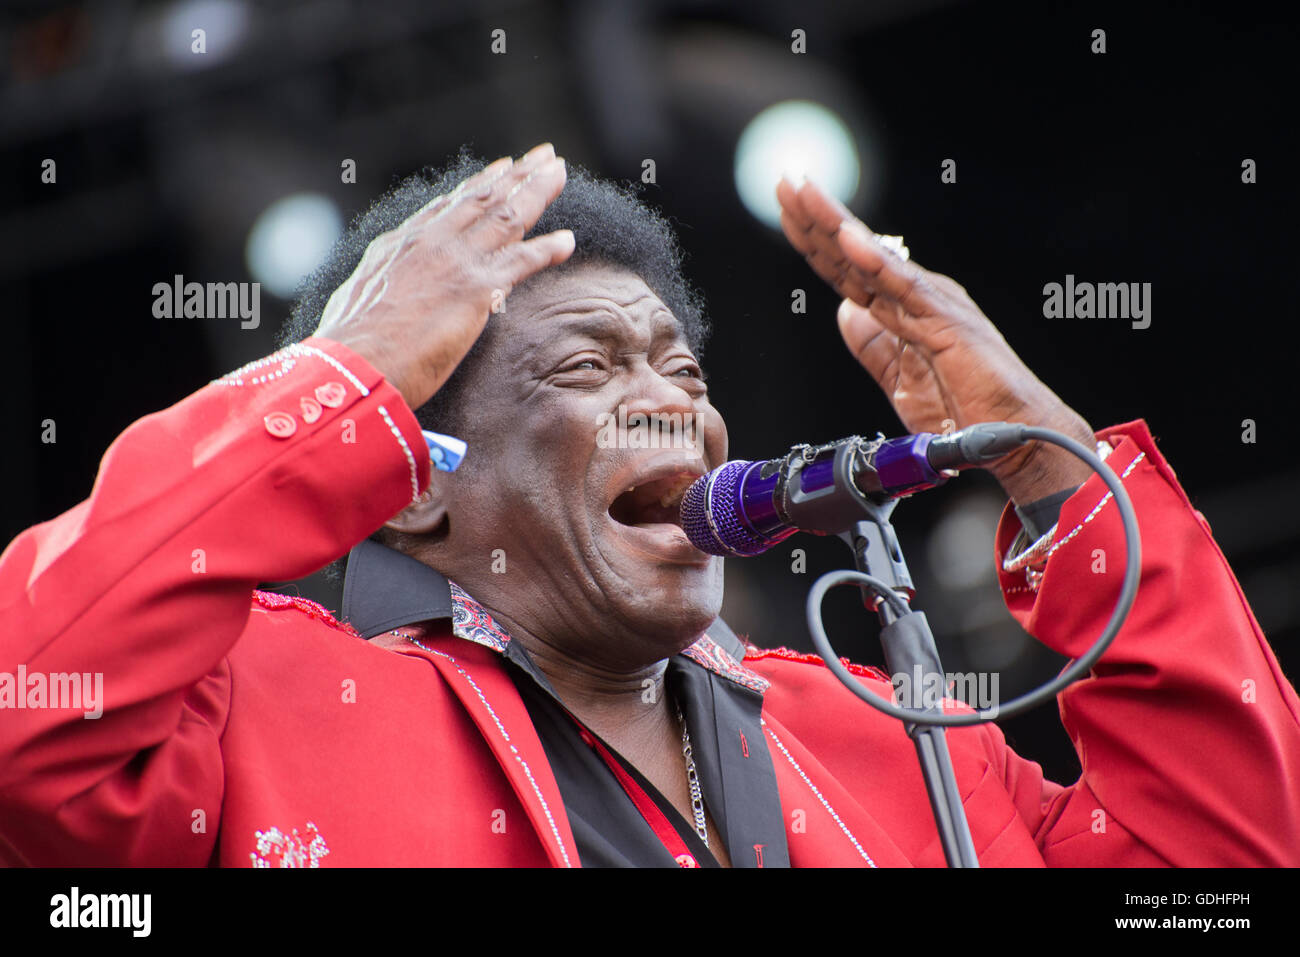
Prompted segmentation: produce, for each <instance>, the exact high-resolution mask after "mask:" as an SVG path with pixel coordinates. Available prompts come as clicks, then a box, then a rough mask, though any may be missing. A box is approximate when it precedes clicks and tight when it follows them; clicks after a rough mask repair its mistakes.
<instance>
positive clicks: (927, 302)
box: [777, 179, 1093, 505]
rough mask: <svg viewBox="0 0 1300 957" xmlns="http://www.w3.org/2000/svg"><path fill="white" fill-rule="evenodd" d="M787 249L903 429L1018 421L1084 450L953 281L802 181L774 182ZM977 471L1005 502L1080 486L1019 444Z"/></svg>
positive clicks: (1083, 436)
mask: <svg viewBox="0 0 1300 957" xmlns="http://www.w3.org/2000/svg"><path fill="white" fill-rule="evenodd" d="M777 197H778V198H779V200H780V202H781V208H782V212H781V227H782V229H783V230H784V231H785V234H786V238H788V239H789V240H790V243H791V244H792V245H793V246H794V247H795V249H797V250H799V252H801V253H803V255H804V258H805V259H807V260H808V262H809V264H810V265H811V266H812V267H813V269H814V270H816V271H817V273H818V275H820V276H821V277H822V278H823V279H825V280H826V281H827V282H829V283H830V284H831V286H833V287H834V288H835V290H836V291H837V292H838V293H839V294H840V295H841V296H843V297H844V301H843V302H842V303H841V304H840V310H839V326H840V333H841V334H842V335H843V337H844V342H845V344H846V345H847V346H848V347H849V351H850V352H851V353H853V355H854V357H855V358H856V359H857V360H858V361H859V362H860V363H862V365H863V366H864V367H865V368H866V370H867V371H868V372H869V373H871V376H872V378H873V379H875V380H876V383H877V384H878V385H879V386H880V387H881V389H883V390H884V392H885V395H886V396H887V397H888V398H889V401H890V402H891V403H892V404H893V406H894V411H896V412H897V413H898V417H899V418H900V419H901V420H902V422H903V425H904V426H905V427H906V428H907V429H908V431H910V432H944V431H952V430H953V429H960V428H964V427H966V426H968V425H973V424H975V423H977V422H1022V423H1024V424H1026V425H1035V426H1043V427H1046V428H1050V429H1055V430H1056V431H1058V432H1063V433H1065V434H1066V435H1068V436H1070V437H1071V438H1074V439H1077V440H1078V441H1079V442H1082V443H1083V444H1084V445H1085V446H1086V447H1088V448H1092V446H1093V430H1092V428H1091V427H1090V426H1089V425H1088V423H1087V422H1086V421H1084V419H1083V417H1082V416H1080V415H1079V414H1078V413H1077V412H1075V411H1074V410H1073V409H1071V408H1070V407H1069V406H1067V405H1066V404H1065V403H1064V402H1062V401H1061V399H1060V398H1059V397H1057V395H1056V394H1055V393H1054V392H1052V390H1051V389H1049V388H1048V387H1047V386H1046V385H1044V384H1043V383H1042V382H1041V381H1040V380H1039V379H1038V378H1037V377H1036V376H1035V375H1034V374H1033V373H1032V372H1030V371H1029V369H1028V367H1027V366H1025V364H1024V363H1023V362H1021V361H1020V357H1019V356H1017V355H1016V354H1015V352H1014V351H1012V349H1011V346H1009V345H1008V344H1007V341H1006V340H1005V339H1004V338H1003V337H1002V334H1001V333H999V332H998V330H997V328H996V327H995V326H994V325H993V323H992V322H990V321H989V319H988V317H986V316H985V315H984V313H982V312H981V311H980V309H979V307H978V306H976V305H975V303H974V302H973V301H972V300H971V298H970V296H969V295H967V293H966V290H965V289H963V288H962V287H961V286H960V285H958V284H957V283H956V282H954V281H953V280H952V279H949V278H948V277H947V276H943V275H940V274H939V273H933V272H930V271H929V270H927V269H923V268H922V267H921V266H919V265H917V264H916V263H915V262H910V261H908V260H905V259H903V258H902V257H901V256H899V255H898V254H896V253H895V252H893V251H892V250H890V249H888V248H887V247H886V246H883V245H881V244H880V243H878V242H877V241H876V240H875V238H874V234H873V233H872V232H871V231H870V230H869V229H867V227H866V226H865V225H863V223H862V222H861V221H860V220H858V219H857V218H856V217H855V216H854V215H853V214H852V213H850V212H849V211H848V210H847V209H846V208H845V207H844V206H843V205H841V204H840V203H839V202H837V201H836V200H835V199H834V198H832V197H831V196H829V195H828V194H827V193H825V192H824V191H823V190H821V189H820V188H819V187H817V186H816V185H815V184H813V183H804V184H802V185H801V186H795V185H794V184H792V183H790V182H789V181H788V180H784V179H783V180H782V181H781V183H780V185H779V186H778V187H777ZM989 471H990V472H992V473H993V475H994V476H995V477H996V478H997V479H998V481H999V482H1000V483H1001V484H1002V487H1003V489H1005V490H1006V492H1007V494H1008V495H1009V496H1010V497H1011V499H1012V501H1014V502H1015V503H1016V504H1017V505H1025V504H1028V503H1029V502H1032V501H1035V500H1036V499H1040V498H1043V497H1045V496H1048V495H1051V494H1053V493H1055V492H1058V491H1061V490H1063V489H1066V488H1072V487H1074V486H1076V485H1081V484H1082V483H1083V482H1084V481H1086V480H1087V478H1088V476H1090V475H1091V474H1092V470H1091V469H1090V468H1089V467H1088V466H1087V465H1086V464H1084V463H1083V462H1081V461H1079V460H1078V459H1076V458H1075V457H1074V456H1073V455H1071V454H1070V453H1068V452H1066V451H1065V450H1064V449H1060V448H1058V447H1056V446H1050V445H1047V444H1045V443H1042V442H1031V443H1029V444H1028V445H1026V446H1024V447H1023V448H1020V449H1017V450H1016V451H1015V452H1012V453H1011V454H1009V455H1007V456H1006V457H1004V458H1002V459H999V460H998V461H997V462H995V463H993V464H992V465H991V466H990V467H989Z"/></svg>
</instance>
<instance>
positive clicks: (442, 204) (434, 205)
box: [408, 156, 514, 227]
mask: <svg viewBox="0 0 1300 957" xmlns="http://www.w3.org/2000/svg"><path fill="white" fill-rule="evenodd" d="M513 165H514V160H513V159H511V158H510V157H509V156H503V157H501V158H500V159H497V160H493V161H492V162H491V163H489V164H488V165H487V166H485V167H483V168H482V169H481V170H479V171H478V172H477V173H475V174H474V175H473V176H470V177H468V178H467V179H465V180H464V181H463V182H462V183H460V184H459V185H458V186H457V187H456V188H455V189H453V190H451V191H450V192H446V193H441V194H439V195H438V196H435V197H434V198H433V199H431V200H429V202H427V203H425V204H424V205H423V206H421V207H420V209H418V210H417V211H416V212H415V213H414V214H413V215H412V216H411V217H410V219H409V220H408V222H410V224H411V225H412V226H414V227H421V226H424V225H426V224H427V223H429V222H430V221H431V220H433V219H435V218H437V216H438V214H439V213H441V212H443V211H444V210H445V209H447V208H448V207H449V206H451V205H452V204H453V203H455V202H457V201H458V200H459V199H460V198H461V197H462V196H464V195H465V194H466V193H470V192H474V191H477V190H481V189H483V188H484V187H485V186H487V185H489V184H491V183H493V182H495V181H496V180H497V179H499V178H500V177H501V176H503V175H504V174H505V173H506V172H508V171H509V170H510V168H511V167H512V166H513Z"/></svg>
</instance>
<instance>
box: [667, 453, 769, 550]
mask: <svg viewBox="0 0 1300 957" xmlns="http://www.w3.org/2000/svg"><path fill="white" fill-rule="evenodd" d="M753 464H754V463H753V462H744V461H735V462H728V463H726V464H725V465H720V466H719V467H718V468H716V469H714V470H713V471H712V472H710V473H709V474H708V475H703V476H701V477H700V478H698V479H696V480H695V483H694V484H693V485H692V486H691V487H690V488H689V489H687V490H686V494H685V495H684V496H683V497H682V530H683V531H685V532H686V537H687V538H689V539H690V540H691V544H692V545H694V546H695V547H696V548H698V549H699V550H700V551H702V552H704V553H705V554H708V555H757V554H759V553H760V552H762V551H765V550H766V549H768V548H769V547H771V543H770V542H768V541H766V540H764V539H762V538H759V537H758V536H757V535H755V534H754V533H753V532H752V531H750V530H749V528H748V527H747V526H746V525H745V523H744V521H743V519H742V518H741V511H740V505H739V501H740V497H739V495H738V494H737V486H738V485H739V484H740V480H741V479H742V478H743V476H744V474H745V471H746V470H747V469H748V468H749V467H750V466H751V465H753Z"/></svg>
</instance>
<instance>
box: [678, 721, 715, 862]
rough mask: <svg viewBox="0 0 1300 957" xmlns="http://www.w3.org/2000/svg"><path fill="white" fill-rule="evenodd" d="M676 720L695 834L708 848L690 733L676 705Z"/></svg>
mask: <svg viewBox="0 0 1300 957" xmlns="http://www.w3.org/2000/svg"><path fill="white" fill-rule="evenodd" d="M677 720H678V721H679V722H681V725H682V757H684V758H685V759H686V783H687V784H689V785H690V787H691V812H692V813H693V814H694V815H695V833H696V834H698V835H699V836H700V840H701V841H703V842H704V846H705V847H708V846H709V826H708V824H707V823H706V821H705V818H704V795H703V794H701V793H700V777H699V775H698V774H697V773H696V771H695V758H694V757H692V756H691V733H690V732H689V731H687V730H686V718H685V717H684V716H683V715H682V706H681V705H680V704H678V705H677Z"/></svg>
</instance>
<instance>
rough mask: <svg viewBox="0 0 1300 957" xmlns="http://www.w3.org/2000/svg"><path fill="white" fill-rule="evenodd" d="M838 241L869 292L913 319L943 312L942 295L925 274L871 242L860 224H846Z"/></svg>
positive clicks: (837, 234)
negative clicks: (897, 306) (892, 303)
mask: <svg viewBox="0 0 1300 957" xmlns="http://www.w3.org/2000/svg"><path fill="white" fill-rule="evenodd" d="M836 240H837V241H838V244H839V247H840V249H841V251H842V252H843V253H844V257H845V258H846V259H847V260H848V261H849V262H850V263H851V264H852V265H853V266H854V268H855V269H856V270H857V271H858V273H859V275H860V277H861V280H862V282H863V284H864V285H865V286H866V287H867V288H868V289H870V290H872V291H873V292H875V293H877V294H878V295H881V296H886V297H888V298H890V299H892V300H894V301H895V302H897V303H898V304H899V305H900V306H902V307H903V309H905V310H906V311H907V312H908V313H909V314H911V315H912V316H930V315H935V314H936V313H938V312H940V311H941V310H942V295H943V294H942V292H940V290H939V289H938V288H937V287H936V286H935V284H934V283H933V282H931V281H930V280H929V278H928V274H927V272H926V270H924V269H922V268H921V267H920V266H918V265H917V264H916V263H914V262H911V261H910V260H905V259H902V258H900V257H899V256H898V255H896V254H895V253H894V252H893V251H892V250H889V249H886V248H885V247H884V246H881V245H880V244H879V243H877V242H875V241H874V240H872V239H871V233H870V232H869V231H868V230H867V228H866V227H865V226H863V225H862V224H861V223H858V222H857V221H856V220H846V221H845V222H844V223H843V225H842V227H841V229H840V230H839V232H837V233H836Z"/></svg>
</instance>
